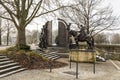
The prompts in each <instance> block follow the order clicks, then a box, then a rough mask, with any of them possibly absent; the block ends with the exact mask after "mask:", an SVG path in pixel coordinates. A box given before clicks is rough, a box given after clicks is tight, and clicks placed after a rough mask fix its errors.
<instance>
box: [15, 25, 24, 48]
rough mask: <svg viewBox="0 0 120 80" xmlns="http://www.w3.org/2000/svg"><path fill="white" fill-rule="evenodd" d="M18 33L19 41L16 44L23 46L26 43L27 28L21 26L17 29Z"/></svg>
mask: <svg viewBox="0 0 120 80" xmlns="http://www.w3.org/2000/svg"><path fill="white" fill-rule="evenodd" d="M17 31H18V35H17V43H16V46H23V45H26V36H25V28H23V27H19V28H18V29H17Z"/></svg>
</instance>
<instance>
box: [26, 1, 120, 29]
mask: <svg viewBox="0 0 120 80" xmlns="http://www.w3.org/2000/svg"><path fill="white" fill-rule="evenodd" d="M107 5H109V6H111V7H112V9H113V13H114V15H116V16H120V0H103V6H107ZM44 23H45V20H43V19H42V18H39V19H35V20H34V23H31V24H29V25H28V27H27V29H29V30H33V29H34V30H37V27H38V30H39V31H40V29H41V27H42V25H44Z"/></svg>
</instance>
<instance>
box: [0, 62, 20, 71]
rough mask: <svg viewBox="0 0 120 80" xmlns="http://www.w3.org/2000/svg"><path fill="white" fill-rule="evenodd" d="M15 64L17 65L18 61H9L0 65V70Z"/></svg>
mask: <svg viewBox="0 0 120 80" xmlns="http://www.w3.org/2000/svg"><path fill="white" fill-rule="evenodd" d="M15 65H18V63H9V64H4V65H0V70H1V69H4V68H8V67H11V66H15Z"/></svg>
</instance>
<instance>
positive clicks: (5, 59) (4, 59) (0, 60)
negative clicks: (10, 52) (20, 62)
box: [0, 58, 10, 62]
mask: <svg viewBox="0 0 120 80" xmlns="http://www.w3.org/2000/svg"><path fill="white" fill-rule="evenodd" d="M8 60H10V59H9V58H2V59H0V62H3V61H8Z"/></svg>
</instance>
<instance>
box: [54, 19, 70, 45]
mask: <svg viewBox="0 0 120 80" xmlns="http://www.w3.org/2000/svg"><path fill="white" fill-rule="evenodd" d="M68 29H69V25H68V24H67V23H66V22H65V21H64V20H62V19H58V36H57V38H56V44H57V46H59V47H67V46H68V43H69V42H68Z"/></svg>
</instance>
